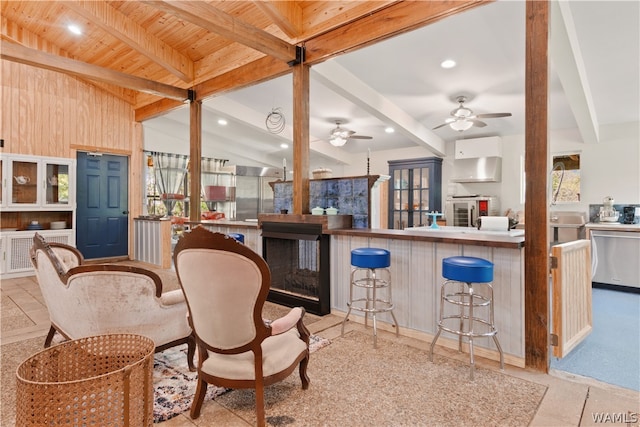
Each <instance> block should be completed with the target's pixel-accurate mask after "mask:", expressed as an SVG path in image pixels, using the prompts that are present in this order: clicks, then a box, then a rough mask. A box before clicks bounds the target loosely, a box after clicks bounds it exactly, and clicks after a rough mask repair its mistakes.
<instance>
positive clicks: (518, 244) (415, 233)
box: [328, 227, 524, 249]
mask: <svg viewBox="0 0 640 427" xmlns="http://www.w3.org/2000/svg"><path fill="white" fill-rule="evenodd" d="M328 233H329V234H333V235H342V236H358V237H371V238H389V239H396V240H413V241H424V242H436V243H453V244H468V245H480V246H488V247H494V248H511V249H521V248H523V247H524V230H510V231H481V230H477V229H475V228H472V227H440V228H438V229H434V228H430V227H414V228H406V229H404V230H394V229H370V228H354V229H337V230H329V231H328Z"/></svg>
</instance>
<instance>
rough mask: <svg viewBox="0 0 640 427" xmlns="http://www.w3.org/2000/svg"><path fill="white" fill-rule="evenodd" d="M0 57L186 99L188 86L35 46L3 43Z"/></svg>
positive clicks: (129, 87) (165, 96) (164, 96)
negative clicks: (173, 83) (136, 74)
mask: <svg viewBox="0 0 640 427" xmlns="http://www.w3.org/2000/svg"><path fill="white" fill-rule="evenodd" d="M0 58H2V59H5V60H7V61H12V62H18V63H21V64H26V65H31V66H34V67H39V68H44V69H46V70H51V71H57V72H61V73H65V74H71V75H74V76H79V77H83V78H87V79H90V80H95V81H99V82H103V83H110V84H113V85H116V86H120V87H125V88H128V89H133V90H137V91H140V92H145V93H150V94H152V95H157V96H161V97H163V98H170V99H174V100H178V101H185V100H188V99H189V91H188V90H187V89H181V88H178V87H175V86H170V85H167V84H164V83H159V82H154V81H152V80H147V79H143V78H141V77H135V76H130V75H129V74H125V73H121V72H119V71H114V70H110V69H107V68H102V67H98V66H97V65H92V64H87V63H84V62H81V61H76V60H75V59H69V58H64V57H62V56H57V55H52V54H49V53H46V52H42V51H39V50H36V49H30V48H28V47H24V46H21V45H19V44H16V43H3V44H2V51H1V52H0Z"/></svg>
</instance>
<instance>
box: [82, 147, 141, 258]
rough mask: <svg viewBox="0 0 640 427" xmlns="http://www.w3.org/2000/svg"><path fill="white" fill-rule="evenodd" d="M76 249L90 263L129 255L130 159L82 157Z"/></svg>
mask: <svg viewBox="0 0 640 427" xmlns="http://www.w3.org/2000/svg"><path fill="white" fill-rule="evenodd" d="M77 173H78V175H77V176H78V178H77V179H78V182H77V187H76V188H77V195H76V198H77V202H78V207H77V216H76V233H77V235H76V245H77V247H78V250H80V252H82V255H84V257H85V258H87V259H92V258H107V257H119V256H126V255H128V252H129V209H128V203H129V200H128V199H129V195H128V188H129V184H128V179H129V159H128V158H127V157H124V156H113V155H108V154H103V155H92V154H89V153H78V162H77Z"/></svg>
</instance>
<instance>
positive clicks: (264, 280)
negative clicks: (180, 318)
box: [173, 227, 309, 426]
mask: <svg viewBox="0 0 640 427" xmlns="http://www.w3.org/2000/svg"><path fill="white" fill-rule="evenodd" d="M173 257H174V263H175V266H176V271H177V273H178V279H179V281H180V285H181V286H182V289H183V290H184V294H185V297H186V299H187V305H188V306H189V320H190V322H191V326H192V327H193V331H194V333H195V335H196V343H197V346H198V384H197V388H196V394H195V397H194V400H193V403H192V405H191V418H197V417H198V416H199V415H200V409H201V407H202V402H203V399H204V396H205V393H206V390H207V384H214V385H217V386H220V387H229V388H236V389H237V388H255V390H256V414H257V420H258V422H257V424H258V425H260V426H263V425H265V408H264V387H265V386H267V385H270V384H273V383H276V382H278V381H282V380H283V379H285V378H286V377H288V376H289V375H290V374H291V373H292V372H293V371H294V370H295V368H296V366H299V372H300V379H301V380H302V388H303V389H305V390H306V389H307V388H308V387H309V378H308V377H307V364H308V362H309V331H308V330H307V328H306V327H305V326H304V324H303V323H302V318H303V316H304V309H303V308H300V307H298V308H293V309H292V310H291V311H290V312H289V313H288V314H287V315H286V316H284V317H282V318H280V319H277V320H274V321H273V322H272V323H271V324H270V325H266V324H265V322H264V321H263V319H262V308H263V306H264V303H265V301H266V299H267V294H268V292H269V287H270V284H271V273H270V271H269V267H268V265H267V263H266V261H265V260H264V259H263V258H262V257H260V255H258V254H257V253H255V252H253V251H252V250H251V249H250V248H248V247H247V246H245V245H243V244H242V243H239V242H238V241H237V240H235V239H233V238H231V237H229V236H226V235H224V234H221V233H213V232H211V231H208V230H206V229H205V228H203V227H196V228H194V229H193V230H192V231H191V232H188V233H185V234H183V236H182V237H181V238H180V240H179V241H178V243H177V245H176V247H175V250H174V255H173Z"/></svg>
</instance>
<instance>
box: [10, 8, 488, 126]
mask: <svg viewBox="0 0 640 427" xmlns="http://www.w3.org/2000/svg"><path fill="white" fill-rule="evenodd" d="M484 2H485V1H482V0H470V1H465V2H461V1H442V2H439V1H434V2H398V1H391V0H387V1H315V0H306V1H197V2H195V1H194V2H186V1H164V0H162V1H160V0H152V1H93V0H75V1H50V0H49V1H3V2H1V3H0V4H1V11H0V14H1V16H2V41H3V49H2V58H3V59H7V60H11V61H16V62H23V63H29V64H31V65H36V66H41V67H43V68H48V69H53V70H56V71H62V72H68V73H70V74H74V75H77V76H81V77H84V78H87V79H90V80H92V81H98V82H101V84H102V86H103V87H104V86H105V83H106V84H107V86H108V83H109V82H111V84H112V85H113V87H112V88H110V91H111V92H112V93H114V94H119V96H120V97H121V98H123V99H125V100H127V101H128V102H130V103H132V104H133V106H134V108H135V109H136V110H138V111H143V110H144V109H147V110H149V111H152V112H153V113H148V115H150V114H158V113H160V112H162V111H163V110H166V109H168V108H171V107H172V106H175V105H176V104H177V103H180V102H181V101H182V99H181V98H185V97H186V96H187V95H186V93H187V91H186V90H187V89H195V88H196V87H198V85H200V87H201V88H208V90H207V91H206V92H208V93H209V94H210V93H214V92H215V91H220V90H223V89H231V87H229V88H227V87H222V86H220V85H218V86H216V85H215V84H214V85H211V82H212V81H213V80H214V79H215V78H219V77H220V76H224V75H230V74H231V73H229V72H231V71H234V70H238V69H239V68H241V67H245V68H246V67H248V68H246V69H248V70H252V69H253V70H259V69H260V68H263V69H266V70H267V71H264V70H263V72H262V73H259V72H256V73H255V76H252V75H250V76H243V75H242V73H238V74H237V76H238V77H241V80H242V83H241V84H251V83H255V82H256V81H258V80H259V79H260V78H268V77H273V76H275V75H277V74H278V73H280V74H282V73H283V72H287V67H288V65H287V63H289V62H290V61H293V60H295V59H296V52H297V51H296V46H302V45H304V44H306V43H307V42H310V41H313V40H314V39H317V38H322V37H326V36H327V35H328V34H334V35H335V36H337V37H339V38H340V39H341V42H340V43H338V44H336V45H335V46H334V50H333V51H330V52H322V55H318V58H316V60H319V59H325V58H326V57H329V56H331V55H334V54H336V53H337V52H339V50H340V49H342V50H344V47H343V46H350V47H354V46H355V45H356V44H359V45H362V44H365V43H368V42H370V41H371V40H370V39H371V38H369V39H367V37H363V34H362V31H363V30H362V26H360V27H357V26H354V27H353V28H355V30H353V31H348V29H349V28H350V26H352V25H356V24H357V23H358V21H361V22H366V21H367V20H369V21H371V20H372V16H373V17H375V16H376V14H378V15H379V16H380V18H379V21H378V23H377V24H376V23H375V22H373V24H376V25H377V26H376V27H368V28H373V29H374V30H375V32H377V33H379V34H377V35H376V36H375V37H377V38H383V37H389V36H390V35H393V34H395V33H398V32H401V31H406V30H408V29H410V28H412V27H415V26H417V25H424V24H426V23H428V22H429V21H433V20H434V19H441V18H442V17H445V16H448V15H450V14H452V13H456V12H457V11H461V10H464V9H466V8H469V7H474V6H476V5H479V4H482V3H484ZM408 5H409V7H408ZM394 8H395V9H394ZM394 11H395V12H394ZM415 12H419V13H415ZM386 13H390V14H389V15H388V16H389V17H392V18H393V22H391V21H392V20H391V19H387V21H386V22H385V21H384V20H383V18H384V14H386ZM394 13H395V14H394ZM72 23H73V24H76V25H77V26H78V27H80V28H81V29H82V31H83V34H82V35H74V34H72V33H71V32H70V31H69V30H68V29H67V26H68V25H69V24H72ZM380 23H383V25H381V24H380ZM385 27H387V29H386V30H385V29H384V28H385ZM340 30H342V31H340ZM381 30H382V31H381ZM365 31H366V28H365ZM24 33H28V34H30V35H32V36H33V37H35V38H36V40H37V42H36V43H30V44H31V45H30V46H25V45H24V39H25V37H24ZM335 36H334V37H335ZM350 38H351V39H353V40H354V41H357V43H355V42H351V43H350V42H349V39H350ZM42 46H47V48H48V51H47V52H43V54H39V53H38V54H37V55H36V53H37V52H34V51H33V50H31V49H34V48H38V49H42ZM51 46H54V47H55V48H56V49H55V51H54V52H52V51H51V50H52V49H51ZM5 47H6V49H5ZM320 56H321V57H320ZM62 58H64V59H65V60H64V61H63V60H62ZM274 61H277V62H279V63H281V64H284V65H285V66H277V67H274V65H273V62H274ZM251 66H252V67H253V68H252V67H251ZM249 72H250V73H251V71H249ZM119 73H122V74H119ZM245 73H246V71H245ZM123 75H126V76H129V77H128V78H124V76H123ZM125 82H126V83H125ZM207 85H209V86H207ZM226 85H229V83H228V82H227V83H226ZM122 87H125V88H127V90H125V91H124V92H123V90H122ZM199 95H200V94H199V93H198V97H200V96H199ZM167 99H172V100H173V101H167ZM143 115H144V114H143ZM137 116H138V114H137Z"/></svg>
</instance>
